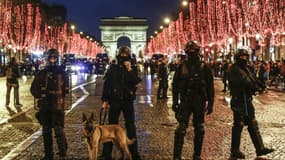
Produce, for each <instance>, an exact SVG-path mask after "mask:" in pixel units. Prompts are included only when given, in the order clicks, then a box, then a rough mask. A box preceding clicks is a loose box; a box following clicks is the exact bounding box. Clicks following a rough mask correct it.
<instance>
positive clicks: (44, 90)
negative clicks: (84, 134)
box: [30, 49, 69, 160]
mask: <svg viewBox="0 0 285 160" xmlns="http://www.w3.org/2000/svg"><path fill="white" fill-rule="evenodd" d="M47 55H48V57H47V59H48V63H47V66H46V68H44V69H43V70H41V71H39V72H38V73H37V74H36V75H35V78H34V80H33V82H32V86H31V89H30V91H31V93H32V95H33V96H34V97H35V98H36V99H38V106H39V112H38V113H37V114H36V117H37V119H38V120H39V122H40V124H41V125H42V127H43V128H42V130H43V140H44V151H45V157H44V158H43V159H46V160H52V159H53V140H52V129H54V132H55V135H56V136H55V137H56V142H57V145H58V149H59V156H60V157H62V158H64V157H65V156H66V152H67V140H66V136H65V132H64V97H65V95H66V94H67V93H68V89H69V86H68V85H69V82H68V76H67V73H66V72H65V71H64V70H63V69H62V68H61V67H60V66H59V65H58V56H59V54H58V51H57V50H56V49H50V50H48V51H47Z"/></svg>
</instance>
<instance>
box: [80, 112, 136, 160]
mask: <svg viewBox="0 0 285 160" xmlns="http://www.w3.org/2000/svg"><path fill="white" fill-rule="evenodd" d="M82 121H83V128H82V134H83V136H84V137H85V138H86V141H87V145H88V155H89V159H90V160H97V157H98V150H99V145H100V144H101V143H105V142H113V144H114V145H116V146H117V147H119V148H120V149H122V150H123V151H125V152H126V154H127V156H128V158H129V159H130V160H132V155H131V152H130V151H129V148H128V145H130V144H133V143H134V142H135V139H132V140H130V139H129V138H128V137H127V135H126V131H125V129H124V128H122V127H121V126H120V125H95V124H94V123H95V120H94V115H93V113H92V114H91V116H90V117H89V118H87V116H86V115H85V114H84V113H83V114H82Z"/></svg>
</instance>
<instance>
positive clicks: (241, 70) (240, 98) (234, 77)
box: [229, 50, 273, 158]
mask: <svg viewBox="0 0 285 160" xmlns="http://www.w3.org/2000/svg"><path fill="white" fill-rule="evenodd" d="M239 55H240V56H242V55H246V56H248V54H246V52H245V53H243V51H242V50H241V51H240V53H238V54H237V55H236V57H237V60H236V61H237V62H236V63H235V64H233V65H232V66H231V67H230V69H229V89H230V93H231V95H232V99H231V109H232V111H233V120H234V124H233V127H232V142H231V157H232V158H244V157H245V156H244V154H243V153H242V152H241V151H240V149H239V147H240V138H241V132H242V129H243V126H244V125H247V126H248V132H249V134H250V137H251V139H252V142H253V144H254V146H255V149H256V153H257V155H258V156H259V155H264V154H267V153H270V152H272V151H273V150H272V149H268V148H265V147H264V145H263V141H262V137H261V135H260V132H259V128H258V124H257V121H256V119H255V110H254V106H253V104H252V96H253V95H254V94H255V92H257V91H260V92H261V91H262V90H263V89H264V88H265V86H264V85H262V84H261V83H259V82H258V81H257V79H256V77H255V76H254V75H253V74H252V73H251V72H250V70H249V68H248V66H247V65H246V60H242V59H240V58H239Z"/></svg>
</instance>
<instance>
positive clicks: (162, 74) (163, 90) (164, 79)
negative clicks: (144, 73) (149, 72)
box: [157, 58, 168, 99]
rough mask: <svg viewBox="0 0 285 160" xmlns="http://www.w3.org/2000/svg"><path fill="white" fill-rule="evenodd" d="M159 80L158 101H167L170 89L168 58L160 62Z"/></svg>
mask: <svg viewBox="0 0 285 160" xmlns="http://www.w3.org/2000/svg"><path fill="white" fill-rule="evenodd" d="M157 78H158V80H159V84H158V89H157V99H167V89H168V70H167V58H164V59H159V60H158V74H157Z"/></svg>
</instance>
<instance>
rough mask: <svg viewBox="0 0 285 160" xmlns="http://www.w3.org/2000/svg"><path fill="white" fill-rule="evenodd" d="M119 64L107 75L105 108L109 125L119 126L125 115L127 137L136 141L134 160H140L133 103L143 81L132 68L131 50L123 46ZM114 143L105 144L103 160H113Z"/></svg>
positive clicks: (132, 150)
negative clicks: (138, 87)
mask: <svg viewBox="0 0 285 160" xmlns="http://www.w3.org/2000/svg"><path fill="white" fill-rule="evenodd" d="M116 58H117V61H118V63H117V64H111V65H110V67H109V68H108V70H107V72H106V74H105V77H104V79H105V81H104V85H103V94H102V101H103V106H102V107H103V108H104V109H109V112H108V119H109V124H118V123H119V116H120V114H121V112H122V113H123V116H124V119H125V127H126V130H127V136H128V137H129V138H130V139H133V138H135V139H136V141H135V142H134V143H133V144H132V145H130V146H129V149H130V152H131V154H132V158H133V159H135V160H140V159H141V158H140V156H139V153H138V146H137V135H136V125H135V112H134V105H133V101H134V100H135V97H136V89H137V87H136V85H137V84H138V83H139V82H140V81H141V79H140V78H139V77H138V74H137V73H136V71H134V70H133V69H132V66H131V50H130V48H129V47H126V46H123V47H121V48H120V49H119V52H118V55H117V57H116ZM111 155H112V143H105V144H104V147H103V155H102V156H101V158H102V159H106V160H110V159H112V157H111Z"/></svg>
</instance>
